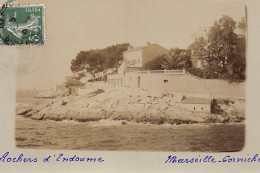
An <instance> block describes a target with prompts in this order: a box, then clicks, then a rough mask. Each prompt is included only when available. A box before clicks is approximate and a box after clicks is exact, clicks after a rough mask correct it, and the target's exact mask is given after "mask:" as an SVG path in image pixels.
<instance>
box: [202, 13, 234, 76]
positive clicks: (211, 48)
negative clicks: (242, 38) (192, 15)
mask: <svg viewBox="0 0 260 173" xmlns="http://www.w3.org/2000/svg"><path fill="white" fill-rule="evenodd" d="M235 28H236V22H235V21H234V20H233V19H232V18H231V17H229V16H225V15H223V16H222V18H220V19H219V20H218V21H215V23H214V25H213V26H212V27H211V28H210V31H209V33H208V43H209V45H208V47H207V54H208V55H207V58H206V60H207V63H208V70H210V71H212V72H213V73H215V74H217V75H218V76H219V77H220V78H236V77H238V76H237V75H236V74H235V71H234V64H235V63H236V62H237V61H238V56H237V55H238V52H237V47H238V38H237V35H236V34H235V32H234V30H235Z"/></svg>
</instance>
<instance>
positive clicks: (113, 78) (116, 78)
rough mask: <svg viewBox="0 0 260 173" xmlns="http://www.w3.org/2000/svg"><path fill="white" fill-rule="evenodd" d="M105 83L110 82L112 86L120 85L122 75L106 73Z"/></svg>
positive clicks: (122, 79)
mask: <svg viewBox="0 0 260 173" xmlns="http://www.w3.org/2000/svg"><path fill="white" fill-rule="evenodd" d="M107 84H111V85H114V86H122V85H123V84H124V75H120V74H118V75H108V76H107Z"/></svg>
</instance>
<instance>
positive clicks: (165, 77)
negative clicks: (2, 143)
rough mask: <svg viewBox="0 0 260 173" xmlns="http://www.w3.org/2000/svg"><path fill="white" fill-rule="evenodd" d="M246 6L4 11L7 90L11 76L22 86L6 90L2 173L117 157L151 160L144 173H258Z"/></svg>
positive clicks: (164, 4)
mask: <svg viewBox="0 0 260 173" xmlns="http://www.w3.org/2000/svg"><path fill="white" fill-rule="evenodd" d="M39 4H40V5H39ZM250 7H251V6H250V4H247V3H246V2H244V1H177V0H176V1H171V0H165V1H154V0H144V1H137V0H133V1H126V0H125V1H124V0H123V1H117V0H111V1H94V0H88V1H84V0H77V1H76V2H68V1H63V0H58V1H49V0H45V1H37V2H34V1H30V0H29V1H21V2H20V1H19V2H18V1H17V2H16V1H7V2H4V3H3V4H1V10H0V38H1V39H0V45H1V52H2V55H3V56H2V57H8V56H9V57H10V58H9V60H8V61H6V60H1V66H0V67H1V71H2V72H3V79H5V76H8V75H5V74H6V73H8V70H9V71H10V69H12V70H11V72H10V74H13V76H15V78H10V77H9V79H8V80H11V79H13V81H15V82H13V84H12V86H13V87H11V88H13V91H8V92H12V98H13V100H12V104H13V105H14V106H13V109H12V111H11V113H9V114H8V116H11V117H12V118H11V120H12V121H11V123H13V125H12V131H11V132H12V134H11V135H12V138H11V137H10V138H11V139H10V140H12V143H13V146H12V148H13V149H12V150H10V149H9V150H4V149H3V150H4V151H2V150H1V152H2V153H0V157H1V158H0V165H2V164H6V163H7V162H19V163H20V164H34V165H35V166H36V163H39V162H42V163H41V164H48V163H49V164H52V167H53V168H57V167H59V166H61V165H66V166H68V167H74V166H75V165H76V164H79V165H80V166H79V167H77V166H76V167H74V168H73V169H75V171H76V169H78V170H81V171H83V170H84V166H83V165H84V164H86V163H88V164H89V165H90V164H95V165H100V166H102V164H103V165H104V164H105V163H108V162H110V161H109V159H110V158H111V156H112V155H114V154H116V155H118V157H120V155H121V157H127V158H125V159H123V160H125V161H127V162H128V161H129V163H134V162H135V161H136V160H135V158H137V157H138V158H140V159H139V161H138V166H141V165H139V164H142V161H141V158H142V157H143V158H145V159H147V158H148V157H149V156H148V155H149V153H150V154H151V158H149V159H151V163H154V168H152V167H149V166H148V167H145V168H144V172H147V171H149V172H151V171H155V170H156V171H159V170H160V166H159V165H160V164H159V165H158V163H156V161H155V160H157V162H158V160H160V162H161V164H164V165H167V168H163V169H168V168H169V170H171V169H170V167H172V168H173V167H174V164H175V165H176V164H177V163H182V164H183V166H186V165H188V164H189V165H191V164H197V165H198V164H200V166H202V165H204V164H205V163H208V164H207V165H206V166H205V167H202V169H204V170H205V169H207V167H211V166H212V165H214V166H213V167H217V166H215V165H217V164H219V165H221V166H224V165H225V164H227V163H229V164H230V165H231V164H234V165H238V164H244V165H247V166H248V165H249V162H255V163H254V164H255V165H254V168H256V167H257V165H259V163H258V162H260V155H259V156H258V152H259V150H255V151H254V152H253V151H252V150H250V149H248V148H249V147H250V144H249V143H248V139H249V138H250V135H251V134H252V133H249V132H250V127H252V125H250V124H251V122H254V121H255V120H254V119H252V118H250V117H252V116H250V115H252V114H251V113H249V112H250V111H251V110H254V109H253V105H254V104H253V103H252V101H250V96H248V91H249V88H250V85H251V84H250V76H251V75H252V74H249V71H250V69H249V68H250V65H249V64H250V60H249V56H250V53H249V51H250V37H249V35H250V32H251V31H250V25H249V22H250V19H251V18H250ZM252 11H253V9H252ZM252 20H253V18H252ZM46 40H48V41H46ZM252 47H253V46H252ZM11 52H12V53H11ZM250 58H251V57H250ZM12 64H13V65H12ZM255 75H257V73H255ZM252 76H254V75H252ZM6 79H7V77H6ZM256 81H257V80H255V83H257V82H256ZM258 81H259V80H258ZM3 86H5V85H3ZM6 88H8V87H6ZM10 103H11V102H10ZM251 103H252V104H251ZM250 104H251V107H250ZM9 122H10V121H9ZM3 127H4V126H3ZM250 140H253V139H252V138H250ZM258 141H259V140H258ZM251 149H252V148H251ZM11 151H13V152H11ZM101 151H102V152H101ZM21 153H23V154H21ZM24 153H26V154H24ZM103 153H105V154H103ZM127 153H128V154H127ZM142 153H148V154H147V155H145V156H142V157H141V155H142ZM177 153H179V155H178V154H177ZM230 153H233V155H232V154H230ZM124 154H125V155H124ZM131 154H133V155H131ZM156 154H158V157H157V159H156ZM86 155H87V156H86ZM153 157H154V158H153ZM131 158H132V159H133V160H131ZM145 159H144V160H145ZM153 159H155V160H153ZM112 160H113V161H114V162H117V161H116V159H115V158H113V159H112ZM2 162H3V163H2ZM5 162H6V163H5ZM25 162H26V163H25ZM28 162H30V163H28ZM57 162H59V163H57ZM72 163H73V164H75V165H74V166H72V165H71V164H72ZM10 164H11V163H10ZM59 164H60V165H59ZM117 164H119V167H120V165H121V162H120V161H118V162H117ZM124 164H125V163H124ZM144 164H147V161H144ZM184 164H186V165H184ZM210 164H212V165H210ZM252 164H253V163H252ZM115 165H116V163H115ZM155 165H157V166H158V167H156V168H155ZM41 166H42V165H41ZM121 166H122V168H121V167H120V168H119V169H120V170H124V168H123V167H124V166H123V165H121ZM150 166H151V165H150ZM168 166H170V167H168ZM5 167H6V166H5ZM125 167H128V166H127V165H125ZM252 168H253V167H252ZM258 168H259V166H258ZM91 169H92V168H91ZM187 169H188V168H187ZM187 169H186V171H185V172H187V171H188V170H187ZM227 169H228V168H227ZM230 169H231V168H230ZM93 170H94V168H93ZM169 170H168V171H169ZM219 170H220V169H219ZM221 170H223V171H225V169H224V167H223V168H221ZM127 171H129V172H138V171H137V170H134V169H133V168H129V170H127ZM193 171H194V170H193ZM215 171H217V170H212V172H215ZM226 171H227V170H226ZM111 172H114V171H112V170H111ZM119 172H122V171H119ZM123 172H124V171H123ZM139 172H140V170H139ZM141 172H142V171H141Z"/></svg>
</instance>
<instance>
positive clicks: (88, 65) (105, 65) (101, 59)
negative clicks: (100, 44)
mask: <svg viewBox="0 0 260 173" xmlns="http://www.w3.org/2000/svg"><path fill="white" fill-rule="evenodd" d="M129 45H130V44H129V43H124V44H117V45H112V46H109V47H106V48H104V49H95V50H93V49H92V50H88V51H80V52H79V53H78V54H77V56H76V58H75V59H73V60H72V61H71V67H70V69H71V71H72V72H73V73H78V74H79V77H80V78H81V77H83V76H86V75H87V73H89V74H91V75H92V76H93V78H94V80H95V78H96V75H97V73H100V72H102V73H104V76H105V75H106V73H107V70H108V69H114V70H115V71H117V69H118V67H119V66H120V64H121V63H122V60H123V54H122V53H123V52H124V51H126V50H127V48H128V46H129Z"/></svg>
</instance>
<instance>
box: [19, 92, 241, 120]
mask: <svg viewBox="0 0 260 173" xmlns="http://www.w3.org/2000/svg"><path fill="white" fill-rule="evenodd" d="M132 90H135V91H134V92H133V91H132ZM88 91H89V92H88ZM133 93H135V94H133ZM178 99H179V96H178V95H177V94H176V95H173V96H169V95H168V96H161V97H155V96H151V95H150V94H149V92H147V91H143V90H137V89H130V88H106V87H101V88H100V87H99V89H97V88H95V89H94V90H93V88H91V89H89V90H88V89H86V90H85V93H84V94H81V95H78V94H74V95H68V96H58V97H56V98H52V99H47V98H46V101H45V102H43V103H39V102H38V104H37V105H23V104H20V105H18V106H17V109H16V114H17V115H19V116H24V117H28V118H31V119H35V120H54V121H62V120H74V121H78V122H91V121H100V120H121V121H122V125H124V124H126V123H128V122H137V123H144V124H146V123H150V124H156V125H160V124H171V125H174V124H176V125H179V124H198V123H239V122H243V121H244V120H245V115H244V110H243V109H242V110H237V107H241V104H240V105H239V106H235V104H234V103H233V104H231V103H228V104H227V105H225V106H226V109H227V110H228V111H229V112H225V114H216V113H215V114H213V113H202V112H193V111H189V110H186V109H184V108H182V107H181V106H180V103H179V101H178ZM229 104H230V105H229ZM242 104H243V103H242Z"/></svg>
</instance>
